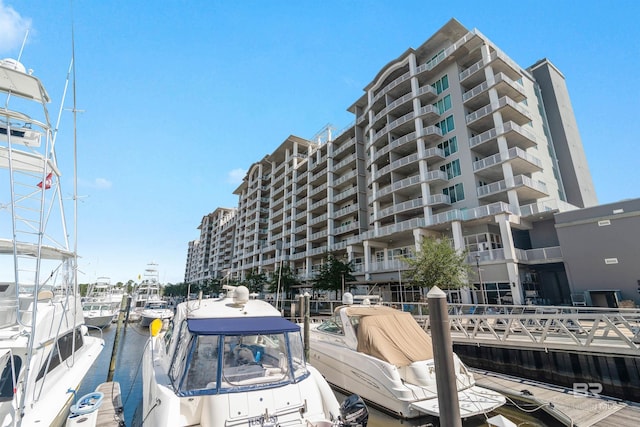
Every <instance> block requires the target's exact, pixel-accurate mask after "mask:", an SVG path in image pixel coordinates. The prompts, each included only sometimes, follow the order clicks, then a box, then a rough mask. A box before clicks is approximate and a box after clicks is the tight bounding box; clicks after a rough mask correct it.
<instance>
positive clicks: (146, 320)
mask: <svg viewBox="0 0 640 427" xmlns="http://www.w3.org/2000/svg"><path fill="white" fill-rule="evenodd" d="M172 317H173V310H171V309H170V308H169V303H167V302H166V301H162V300H158V301H147V305H145V306H144V309H143V310H142V311H141V312H140V326H149V325H150V324H151V322H152V321H153V320H155V319H160V320H162V321H164V320H171V318H172Z"/></svg>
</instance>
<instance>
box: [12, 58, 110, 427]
mask: <svg viewBox="0 0 640 427" xmlns="http://www.w3.org/2000/svg"><path fill="white" fill-rule="evenodd" d="M0 97H2V98H3V99H2V101H1V104H2V107H0V181H1V182H2V184H3V185H2V188H0V233H2V234H4V236H3V237H2V238H0V266H1V268H0V372H1V374H0V384H2V387H0V425H3V426H21V425H22V426H36V425H39V426H50V425H61V424H63V423H64V421H65V419H66V417H67V413H68V410H69V407H70V406H71V404H72V403H73V399H74V392H75V391H76V390H77V389H78V387H79V385H80V382H81V381H82V380H83V378H84V377H85V375H86V373H87V372H88V371H89V368H90V367H91V365H92V364H93V362H94V361H95V360H96V358H97V357H98V355H99V354H100V352H101V351H102V348H103V346H104V341H103V340H102V339H100V338H96V337H90V336H88V335H86V332H87V328H86V326H84V318H83V315H82V304H81V301H80V294H79V292H77V288H78V283H77V276H76V274H77V256H76V252H75V248H74V247H75V245H74V242H73V241H72V242H69V240H70V239H69V235H70V234H71V233H70V231H69V229H68V224H66V222H67V221H66V216H67V214H68V212H65V207H64V203H63V202H64V200H63V199H67V197H66V194H67V193H64V192H63V190H62V188H61V183H60V175H61V171H60V169H59V168H58V163H57V159H58V158H59V157H60V158H62V157H64V155H63V153H62V151H61V150H62V149H63V148H66V153H68V154H67V155H68V156H69V157H72V153H73V152H74V150H75V141H65V140H61V139H59V140H57V141H56V142H55V144H54V141H53V140H54V133H55V132H54V126H53V125H52V124H51V123H50V121H49V117H50V116H51V115H50V113H49V112H48V110H47V103H48V102H50V99H49V96H48V94H47V91H46V90H45V88H44V86H43V85H42V83H41V81H40V80H39V79H38V78H37V77H36V76H35V75H34V74H32V73H31V72H28V73H27V72H25V67H24V66H23V65H22V64H20V63H19V62H18V61H15V60H11V59H5V60H0ZM74 111H75V108H74ZM54 148H55V149H54ZM71 176H72V177H74V178H75V176H74V175H71ZM63 194H65V197H62V195H63ZM73 200H77V197H75V196H74V198H73ZM71 235H72V236H74V235H75V233H72V234H71Z"/></svg>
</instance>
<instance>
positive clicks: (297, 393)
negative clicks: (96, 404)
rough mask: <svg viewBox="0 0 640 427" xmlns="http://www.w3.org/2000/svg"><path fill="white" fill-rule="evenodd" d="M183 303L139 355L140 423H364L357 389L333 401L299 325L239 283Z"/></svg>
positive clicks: (323, 426)
mask: <svg viewBox="0 0 640 427" xmlns="http://www.w3.org/2000/svg"><path fill="white" fill-rule="evenodd" d="M226 289H227V290H228V293H227V295H226V296H222V297H220V298H218V299H201V300H192V301H187V302H184V303H181V304H179V305H178V307H177V311H176V315H175V317H174V319H173V321H172V322H171V326H170V327H169V329H168V330H167V331H166V332H165V333H164V334H161V333H159V331H160V329H161V322H160V321H154V322H153V323H152V324H151V326H150V330H151V338H150V342H149V343H148V344H147V346H146V347H145V353H144V356H143V377H142V378H143V381H142V384H143V385H142V387H143V398H142V404H143V405H142V406H143V408H142V414H141V418H142V419H144V420H145V421H144V425H145V426H153V427H162V426H172V427H173V426H191V425H198V426H201V427H223V426H255V427H269V426H271V427H273V426H290V427H331V426H362V427H364V426H366V423H367V420H368V412H367V408H366V406H365V405H364V403H363V402H362V400H361V399H360V398H359V397H357V396H350V397H349V398H347V400H345V401H344V402H343V404H342V405H339V404H338V401H337V400H336V397H335V395H334V393H333V391H332V390H331V388H330V387H329V385H328V384H327V382H326V381H325V380H324V378H323V377H322V375H321V374H320V373H319V372H318V371H317V370H315V369H314V368H313V367H311V366H309V365H308V364H306V363H305V359H304V348H303V343H302V334H301V330H300V327H299V326H298V325H296V324H295V323H292V322H290V321H288V320H286V319H284V318H283V317H281V315H280V312H279V311H278V310H276V309H275V308H274V307H273V306H272V305H271V304H269V303H267V302H266V301H261V300H254V299H249V291H248V289H247V288H246V287H244V286H239V287H237V288H236V287H232V286H227V287H226Z"/></svg>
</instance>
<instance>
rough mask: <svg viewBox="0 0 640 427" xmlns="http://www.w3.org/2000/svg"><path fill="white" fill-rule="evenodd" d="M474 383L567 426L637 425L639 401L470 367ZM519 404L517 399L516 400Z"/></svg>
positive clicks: (616, 426)
mask: <svg viewBox="0 0 640 427" xmlns="http://www.w3.org/2000/svg"><path fill="white" fill-rule="evenodd" d="M471 371H472V372H473V376H474V377H475V379H476V384H477V385H479V386H481V387H485V388H488V389H490V390H495V391H499V392H500V393H502V394H504V395H505V396H507V397H508V398H509V399H511V400H513V401H516V403H518V402H524V403H527V404H530V405H531V404H532V405H536V406H537V407H539V408H540V410H544V411H545V412H546V413H548V414H549V415H551V416H552V417H554V418H555V419H556V420H558V421H559V422H561V423H562V424H563V425H566V426H575V427H589V426H596V427H621V426H632V425H637V423H638V419H640V404H637V403H633V402H626V401H622V400H619V399H613V398H609V397H606V396H599V395H595V394H591V393H588V390H586V389H588V385H587V384H585V385H584V389H585V391H584V392H583V391H582V387H580V390H573V389H569V388H564V387H559V386H554V385H551V384H545V383H540V382H537V381H532V380H528V379H523V378H517V377H512V376H509V375H503V374H498V373H494V372H490V371H483V370H476V369H471ZM518 404H520V403H518Z"/></svg>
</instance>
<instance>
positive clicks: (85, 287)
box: [79, 283, 89, 297]
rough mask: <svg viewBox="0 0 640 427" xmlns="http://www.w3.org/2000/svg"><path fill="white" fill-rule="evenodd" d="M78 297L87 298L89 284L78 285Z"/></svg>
mask: <svg viewBox="0 0 640 427" xmlns="http://www.w3.org/2000/svg"><path fill="white" fill-rule="evenodd" d="M79 286H80V296H81V297H86V296H87V290H88V289H89V284H88V283H80V285H79Z"/></svg>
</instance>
